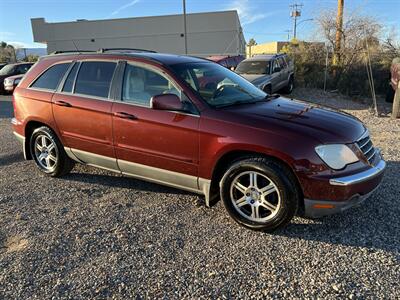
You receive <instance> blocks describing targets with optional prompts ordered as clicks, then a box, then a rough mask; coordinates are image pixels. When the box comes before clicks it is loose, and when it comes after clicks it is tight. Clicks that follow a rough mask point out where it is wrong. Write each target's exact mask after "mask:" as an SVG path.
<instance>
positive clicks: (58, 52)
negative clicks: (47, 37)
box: [50, 50, 96, 55]
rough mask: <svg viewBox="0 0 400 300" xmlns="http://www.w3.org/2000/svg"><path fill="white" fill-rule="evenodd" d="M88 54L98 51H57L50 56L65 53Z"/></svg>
mask: <svg viewBox="0 0 400 300" xmlns="http://www.w3.org/2000/svg"><path fill="white" fill-rule="evenodd" d="M87 52H96V51H95V50H57V51H54V52H51V53H50V55H55V54H63V53H87Z"/></svg>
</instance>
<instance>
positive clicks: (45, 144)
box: [29, 126, 74, 177]
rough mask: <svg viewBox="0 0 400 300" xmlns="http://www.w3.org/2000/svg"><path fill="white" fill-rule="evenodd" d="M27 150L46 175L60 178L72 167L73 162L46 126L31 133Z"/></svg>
mask: <svg viewBox="0 0 400 300" xmlns="http://www.w3.org/2000/svg"><path fill="white" fill-rule="evenodd" d="M29 148H30V152H31V156H32V158H33V159H34V161H35V163H36V165H37V167H38V168H39V170H40V171H42V172H43V173H45V174H46V175H49V176H52V177H60V176H63V175H66V174H68V173H69V172H70V171H71V170H72V168H73V167H74V161H73V160H71V159H70V158H69V157H68V155H67V154H66V153H65V150H64V147H63V145H62V144H61V142H60V140H59V139H58V137H57V135H56V134H55V133H54V132H53V131H52V130H51V129H50V128H49V127H47V126H42V127H39V128H37V129H35V130H34V131H33V133H32V135H31V138H30V141H29Z"/></svg>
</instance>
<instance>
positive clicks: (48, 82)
mask: <svg viewBox="0 0 400 300" xmlns="http://www.w3.org/2000/svg"><path fill="white" fill-rule="evenodd" d="M69 65H70V63H61V64H57V65H54V66H52V67H50V68H48V69H47V70H46V71H45V72H44V73H43V74H42V75H40V76H39V78H37V79H36V80H35V81H34V82H33V84H31V87H32V88H38V89H45V90H52V91H54V90H56V89H57V86H58V84H59V83H60V81H61V79H62V78H63V76H64V74H65V72H66V71H67V70H68V67H69Z"/></svg>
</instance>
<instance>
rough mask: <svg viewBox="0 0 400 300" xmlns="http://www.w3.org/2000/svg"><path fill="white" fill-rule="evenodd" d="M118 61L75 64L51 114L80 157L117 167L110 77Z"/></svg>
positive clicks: (109, 167) (70, 148)
mask: <svg viewBox="0 0 400 300" xmlns="http://www.w3.org/2000/svg"><path fill="white" fill-rule="evenodd" d="M116 65H117V63H116V62H111V61H83V62H81V63H75V64H74V66H73V67H72V69H71V70H70V72H69V74H68V76H67V77H66V79H65V82H64V85H63V86H62V88H60V89H59V92H58V93H56V94H55V95H54V97H53V113H54V117H55V120H56V123H57V127H58V129H59V132H60V134H61V136H62V139H63V141H64V143H65V145H67V147H68V148H69V150H70V151H71V152H72V153H73V155H74V156H75V157H76V158H78V159H79V160H81V161H83V162H85V163H88V164H93V165H96V166H100V167H103V168H107V169H113V170H114V169H118V167H117V164H116V158H115V155H114V148H113V145H112V119H111V108H112V101H110V100H109V94H110V88H111V80H112V77H113V73H114V70H115V68H116Z"/></svg>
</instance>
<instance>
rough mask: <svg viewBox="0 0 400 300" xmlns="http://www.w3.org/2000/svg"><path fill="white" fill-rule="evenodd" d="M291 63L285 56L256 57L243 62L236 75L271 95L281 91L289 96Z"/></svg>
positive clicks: (292, 74)
mask: <svg viewBox="0 0 400 300" xmlns="http://www.w3.org/2000/svg"><path fill="white" fill-rule="evenodd" d="M293 70H294V69H293V63H292V62H291V61H290V59H289V58H288V56H287V55H286V54H273V55H256V56H254V57H251V58H248V59H245V60H243V61H242V62H241V63H240V64H239V65H238V66H237V68H236V73H238V74H240V75H241V76H242V77H244V78H246V79H247V80H248V81H250V82H251V83H252V84H254V85H255V86H257V87H258V88H260V89H261V90H263V91H264V92H266V93H267V94H272V93H275V92H278V91H280V90H282V91H283V92H284V93H285V94H290V93H291V92H292V90H293V87H294V71H293Z"/></svg>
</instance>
